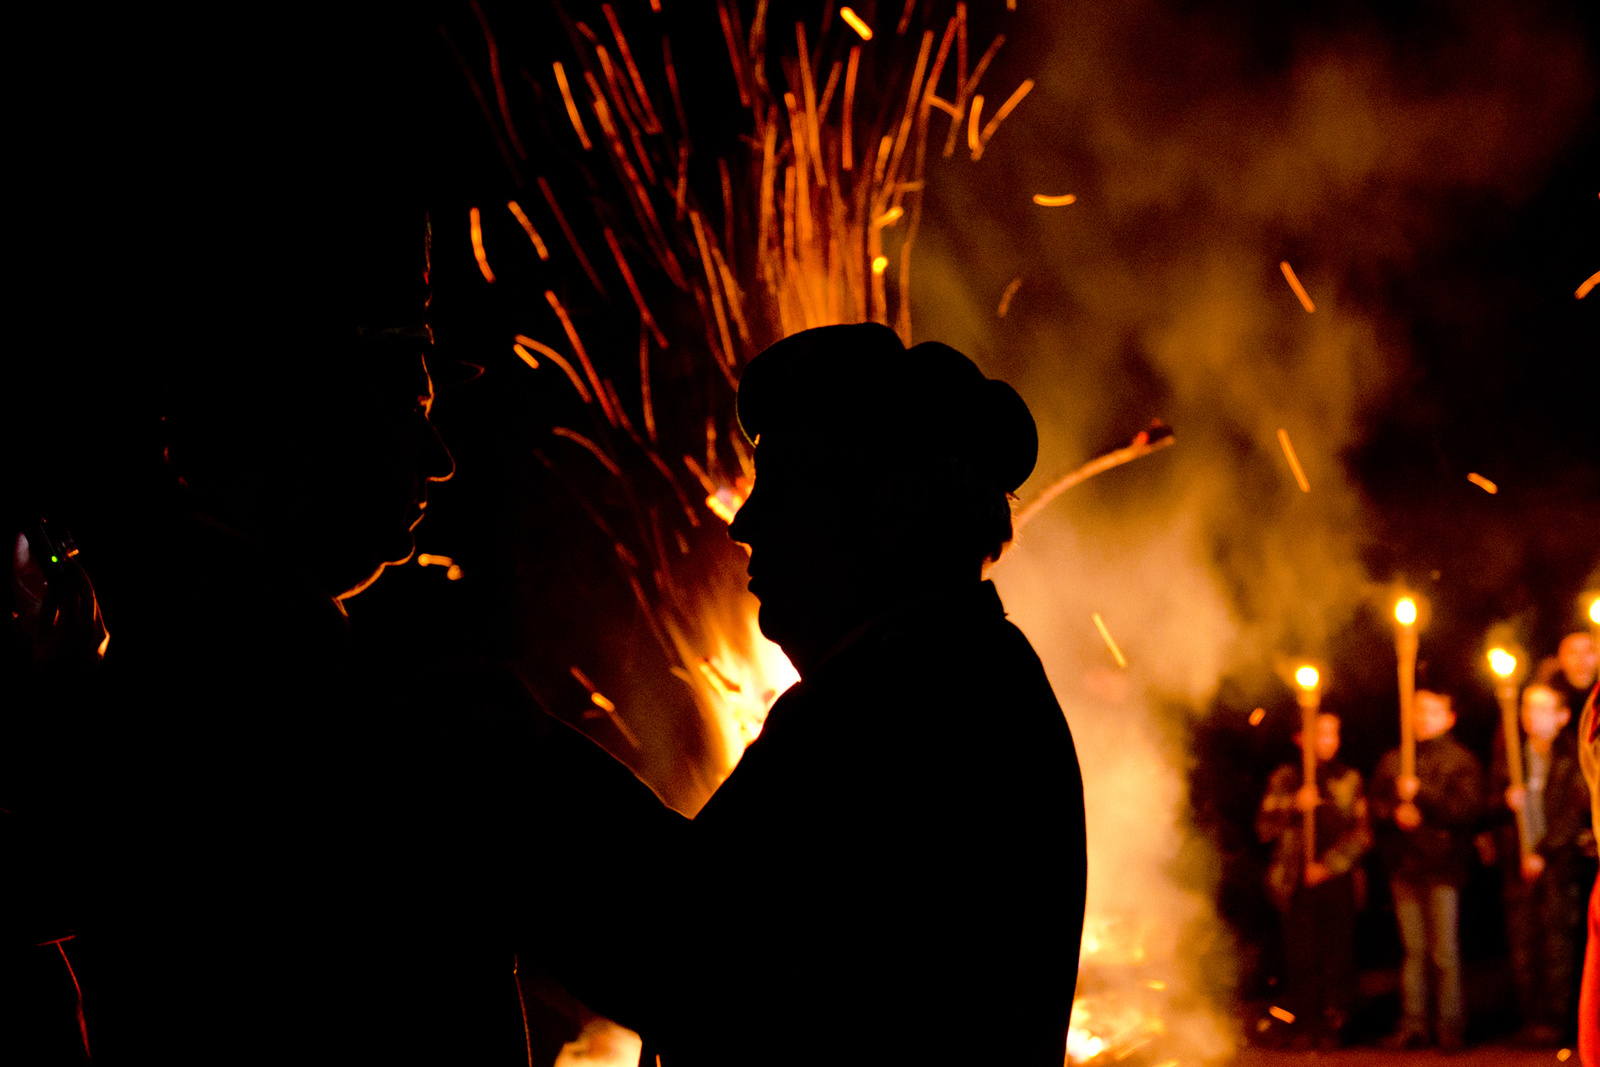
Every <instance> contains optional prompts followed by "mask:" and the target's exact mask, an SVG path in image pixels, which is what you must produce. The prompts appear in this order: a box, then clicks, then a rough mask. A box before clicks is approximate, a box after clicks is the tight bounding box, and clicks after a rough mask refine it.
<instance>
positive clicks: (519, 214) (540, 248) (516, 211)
mask: <svg viewBox="0 0 1600 1067" xmlns="http://www.w3.org/2000/svg"><path fill="white" fill-rule="evenodd" d="M506 207H507V208H509V209H510V210H511V214H512V215H514V216H516V219H517V223H518V224H519V225H520V226H521V227H522V232H524V233H526V234H527V235H528V240H530V241H532V242H533V250H534V251H535V252H537V253H539V258H540V259H542V260H545V261H547V262H548V261H549V259H550V250H549V249H548V248H546V247H545V246H544V240H543V238H541V237H540V236H539V231H538V230H536V229H534V228H533V220H531V219H529V218H528V215H527V213H526V212H525V211H523V210H522V205H521V204H519V203H517V202H516V201H515V200H508V201H507V202H506Z"/></svg>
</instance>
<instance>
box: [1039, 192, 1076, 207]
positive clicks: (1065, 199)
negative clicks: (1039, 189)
mask: <svg viewBox="0 0 1600 1067" xmlns="http://www.w3.org/2000/svg"><path fill="white" fill-rule="evenodd" d="M1033 202H1034V203H1035V204H1038V205H1039V206H1040V207H1066V206H1067V205H1068V204H1076V203H1077V202H1078V198H1077V197H1076V196H1074V195H1072V194H1071V193H1064V194H1063V195H1061V196H1046V195H1045V194H1043V193H1034V194H1033Z"/></svg>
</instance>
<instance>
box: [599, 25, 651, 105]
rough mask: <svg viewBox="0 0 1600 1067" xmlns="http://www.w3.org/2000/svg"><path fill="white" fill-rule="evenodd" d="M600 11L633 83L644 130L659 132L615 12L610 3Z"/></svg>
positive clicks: (637, 69)
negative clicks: (642, 112) (642, 111)
mask: <svg viewBox="0 0 1600 1067" xmlns="http://www.w3.org/2000/svg"><path fill="white" fill-rule="evenodd" d="M600 10H601V12H602V13H603V14H604V15H605V17H606V22H608V23H609V24H610V25H611V35H612V36H613V37H615V38H616V39H617V51H619V52H621V53H622V65H623V66H625V67H627V68H628V80H629V81H631V82H632V83H633V91H634V93H635V95H637V96H638V98H639V106H640V107H641V108H643V109H644V132H645V133H660V132H661V120H660V119H659V118H657V117H656V112H655V108H653V107H652V106H651V105H650V94H649V93H647V92H645V88H644V79H643V78H641V77H639V68H638V66H637V65H635V64H634V62H633V49H631V48H629V47H628V39H627V38H626V37H624V36H623V35H622V26H621V24H620V23H618V22H617V15H616V12H614V11H612V10H611V5H610V4H601V5H600Z"/></svg>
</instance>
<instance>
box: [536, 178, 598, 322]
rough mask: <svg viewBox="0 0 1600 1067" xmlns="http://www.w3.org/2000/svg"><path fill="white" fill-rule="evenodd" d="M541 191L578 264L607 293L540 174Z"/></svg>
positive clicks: (553, 194) (547, 183)
mask: <svg viewBox="0 0 1600 1067" xmlns="http://www.w3.org/2000/svg"><path fill="white" fill-rule="evenodd" d="M539 191H540V192H541V193H543V194H544V202H545V203H547V204H549V205H550V214H552V215H554V216H555V217H556V225H558V226H560V227H561V235H562V236H563V237H565V238H566V239H567V244H568V245H569V246H571V248H572V254H573V255H575V256H577V257H578V265H579V266H581V267H582V268H583V273H585V274H587V275H588V276H589V280H590V281H591V282H593V283H594V287H595V288H596V289H598V290H600V293H601V295H602V296H603V295H605V291H606V287H605V286H603V285H601V284H600V275H598V274H596V273H595V270H594V265H593V264H592V263H590V262H589V257H588V256H586V255H584V254H583V246H582V245H580V244H578V237H577V235H576V234H575V233H573V232H572V227H571V226H569V225H567V216H566V215H564V214H562V211H561V205H560V204H558V203H556V194H555V193H553V192H551V190H550V183H549V182H547V181H545V179H544V176H543V175H540V176H539Z"/></svg>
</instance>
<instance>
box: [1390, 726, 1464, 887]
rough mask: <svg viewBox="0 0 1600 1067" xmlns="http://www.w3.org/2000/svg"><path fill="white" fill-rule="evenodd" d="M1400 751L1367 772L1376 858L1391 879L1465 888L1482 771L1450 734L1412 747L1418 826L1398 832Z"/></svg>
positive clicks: (1410, 882)
mask: <svg viewBox="0 0 1600 1067" xmlns="http://www.w3.org/2000/svg"><path fill="white" fill-rule="evenodd" d="M1399 776H1400V750H1399V749H1393V750H1391V751H1390V752H1389V753H1388V754H1387V755H1385V756H1384V757H1383V759H1382V760H1380V761H1379V762H1378V769H1377V770H1375V771H1374V772H1373V773H1372V817H1373V821H1374V823H1375V824H1376V827H1377V834H1378V854H1379V855H1380V856H1381V857H1383V867H1384V870H1385V871H1386V872H1388V875H1389V877H1390V878H1395V879H1399V880H1400V881H1402V882H1406V883H1407V884H1410V885H1454V886H1460V885H1463V884H1465V883H1466V880H1467V872H1468V871H1469V870H1470V869H1471V868H1470V864H1471V861H1472V833H1473V829H1474V827H1475V825H1476V824H1477V821H1478V818H1479V814H1480V812H1482V810H1483V803H1484V800H1483V768H1482V766H1481V765H1480V764H1479V763H1478V758H1477V757H1476V756H1474V755H1473V754H1472V753H1471V752H1469V751H1468V750H1467V749H1466V747H1465V746H1463V745H1462V744H1461V742H1459V741H1457V740H1456V739H1455V735H1454V734H1450V733H1446V734H1442V735H1441V736H1439V737H1434V738H1430V739H1429V740H1427V741H1421V742H1418V744H1417V781H1418V783H1419V786H1418V790H1417V797H1416V800H1415V801H1413V803H1415V804H1416V806H1417V810H1418V811H1419V812H1421V813H1422V825H1421V826H1419V827H1417V828H1416V829H1415V830H1402V829H1400V827H1399V826H1397V825H1395V821H1394V812H1395V808H1397V807H1398V806H1399V804H1400V798H1399V797H1398V796H1397V795H1396V794H1395V780H1396V779H1397V778H1398V777H1399Z"/></svg>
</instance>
